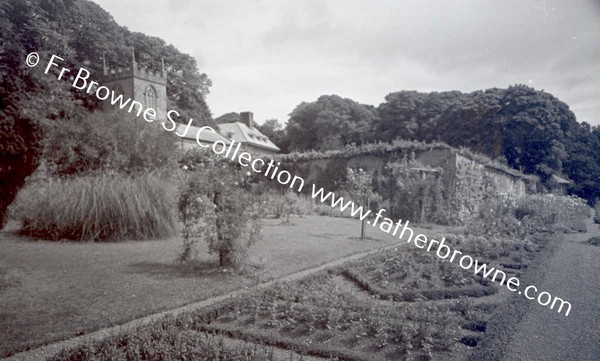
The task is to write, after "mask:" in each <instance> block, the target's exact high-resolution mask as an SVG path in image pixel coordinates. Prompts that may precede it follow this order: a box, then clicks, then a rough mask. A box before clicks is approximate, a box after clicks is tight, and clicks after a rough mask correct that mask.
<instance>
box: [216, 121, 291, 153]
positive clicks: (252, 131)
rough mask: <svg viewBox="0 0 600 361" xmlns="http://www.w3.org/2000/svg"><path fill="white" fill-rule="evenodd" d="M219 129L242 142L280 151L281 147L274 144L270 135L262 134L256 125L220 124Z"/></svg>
mask: <svg viewBox="0 0 600 361" xmlns="http://www.w3.org/2000/svg"><path fill="white" fill-rule="evenodd" d="M219 130H220V133H221V134H223V135H224V136H225V137H227V138H229V139H233V140H235V141H237V142H240V143H242V144H248V145H251V146H254V147H258V148H263V149H267V150H270V151H273V152H279V151H280V149H279V147H278V146H276V145H275V144H273V142H271V140H270V139H269V137H267V136H266V135H264V134H262V133H261V132H260V131H259V130H258V129H256V128H254V127H253V128H250V127H248V126H247V125H246V124H244V123H242V122H235V123H223V124H219Z"/></svg>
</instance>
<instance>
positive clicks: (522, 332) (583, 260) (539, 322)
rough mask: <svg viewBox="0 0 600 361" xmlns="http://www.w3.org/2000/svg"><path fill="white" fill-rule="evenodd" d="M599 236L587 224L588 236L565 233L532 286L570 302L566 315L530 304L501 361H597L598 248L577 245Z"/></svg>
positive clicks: (599, 335)
mask: <svg viewBox="0 0 600 361" xmlns="http://www.w3.org/2000/svg"><path fill="white" fill-rule="evenodd" d="M592 236H600V228H599V227H598V225H597V224H594V223H593V222H592V221H591V219H590V220H588V232H587V233H584V234H570V235H566V237H565V241H563V242H562V243H561V244H560V246H559V247H558V249H557V251H556V253H555V255H554V258H553V259H552V261H551V262H548V265H547V268H546V269H545V270H544V274H545V277H544V280H543V282H542V283H541V284H536V285H535V286H536V287H537V288H538V290H539V292H542V291H548V292H550V293H551V294H553V295H556V296H558V297H561V298H563V299H565V300H568V301H570V302H571V304H572V309H571V313H570V314H569V316H568V317H565V316H564V313H563V314H559V313H557V312H556V311H555V310H550V309H549V308H546V307H542V306H540V305H538V304H537V302H536V301H533V300H532V303H533V304H532V305H531V307H529V312H528V313H527V314H526V315H525V316H524V317H523V319H522V321H521V323H520V324H519V325H518V327H517V331H516V333H515V334H514V335H513V338H512V340H511V342H510V343H509V345H508V347H507V351H506V356H505V358H504V361H529V360H532V361H534V360H535V361H537V360H540V361H552V360H561V361H562V360H569V361H571V360H573V361H576V360H589V361H598V360H600V247H596V246H591V245H588V244H584V243H582V241H585V240H587V239H588V238H590V237H592Z"/></svg>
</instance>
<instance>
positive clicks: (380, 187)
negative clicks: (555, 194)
mask: <svg viewBox="0 0 600 361" xmlns="http://www.w3.org/2000/svg"><path fill="white" fill-rule="evenodd" d="M279 160H280V161H281V162H282V166H283V167H284V168H285V169H287V170H289V171H290V172H292V173H293V174H296V175H299V176H301V177H303V178H304V180H305V181H306V184H307V185H310V184H311V183H314V184H316V185H317V186H318V187H323V188H324V189H325V190H326V191H336V192H339V191H343V189H344V181H345V177H346V169H347V168H355V169H358V168H361V169H363V170H365V171H367V172H369V173H371V174H372V175H373V183H374V184H373V187H374V190H375V191H376V192H378V193H379V194H380V195H381V196H382V198H383V201H382V202H380V203H381V204H376V205H375V206H376V207H380V208H385V209H386V210H387V211H388V215H391V216H393V217H395V218H402V219H409V220H410V221H411V222H437V223H442V224H457V223H461V222H462V221H463V220H465V219H467V218H469V217H470V216H471V215H473V214H475V213H476V212H477V211H478V210H479V208H480V206H481V205H482V204H484V203H485V202H486V201H487V200H488V199H490V198H494V197H499V196H501V195H504V196H508V197H512V198H519V197H521V196H523V195H524V194H526V193H528V192H534V191H535V190H536V184H537V180H536V178H535V177H532V176H527V175H524V174H521V173H519V172H517V171H516V170H512V169H509V168H507V167H504V166H502V165H498V164H495V163H494V162H492V161H491V160H486V158H485V157H481V159H480V157H479V156H477V155H473V154H470V153H468V152H463V151H460V150H457V149H453V148H451V147H448V146H443V145H442V146H431V147H429V148H427V147H423V146H422V145H419V146H401V147H395V148H392V149H387V150H386V151H381V150H380V149H378V150H377V151H365V152H359V151H356V152H348V153H343V152H336V153H333V154H330V156H327V153H315V154H312V155H310V156H298V155H287V156H284V157H281V158H280V159H279ZM310 189H311V187H306V188H305V190H306V191H307V192H310ZM350 196H351V195H350ZM371 206H372V208H374V207H373V205H371Z"/></svg>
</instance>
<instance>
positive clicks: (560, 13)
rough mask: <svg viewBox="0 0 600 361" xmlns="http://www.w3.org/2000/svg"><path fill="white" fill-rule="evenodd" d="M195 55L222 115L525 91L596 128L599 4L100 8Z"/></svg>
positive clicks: (165, 0)
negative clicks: (327, 102)
mask: <svg viewBox="0 0 600 361" xmlns="http://www.w3.org/2000/svg"><path fill="white" fill-rule="evenodd" d="M93 1H94V2H96V3H98V4H99V5H100V6H101V7H102V8H104V9H105V10H107V11H108V12H109V13H110V14H111V15H112V16H113V17H114V19H115V20H116V21H117V23H119V24H120V25H123V26H126V27H127V28H128V29H129V30H132V31H139V32H143V33H145V34H148V35H152V36H157V37H160V38H163V39H164V40H165V41H166V42H167V43H171V44H173V45H175V46H176V47H177V48H178V49H179V50H181V51H183V52H185V53H188V54H190V55H192V56H194V57H195V59H196V60H197V63H198V69H199V71H200V72H201V73H206V74H207V75H208V77H209V78H210V79H211V80H212V82H213V86H212V87H211V89H210V94H209V95H208V96H207V102H208V105H209V107H210V108H211V111H212V113H213V115H214V116H215V117H217V116H219V115H222V114H224V113H228V112H241V111H252V112H253V113H254V119H255V120H256V121H257V122H259V123H262V122H264V120H266V119H272V118H276V119H279V120H280V121H281V122H282V123H285V122H286V121H287V119H288V117H289V114H290V113H291V112H292V111H293V109H294V108H295V107H296V106H297V105H298V104H300V103H301V102H312V101H315V100H316V99H317V98H318V97H319V96H321V95H326V94H337V95H339V96H342V97H345V98H350V99H353V100H355V101H358V102H360V103H364V104H371V105H375V106H377V105H379V104H380V103H382V102H383V101H384V97H385V96H386V95H387V94H389V93H391V92H395V91H400V90H418V91H423V92H428V91H445V90H460V91H463V92H471V91H474V90H479V89H487V88H493V87H499V88H506V87H508V86H509V85H512V84H528V85H530V86H532V87H534V88H536V89H539V90H545V91H546V92H549V93H552V94H554V95H555V96H556V97H558V98H559V99H561V100H562V101H564V102H566V103H567V104H569V106H570V107H571V110H573V112H574V113H575V115H576V116H577V120H578V121H580V122H581V121H587V122H588V123H591V124H594V125H597V124H600V0H587V1H584V0H569V1H565V0H495V1H492V0H438V1H431V0H406V1H405V0H387V1H384V0H277V1H275V0H269V1H268V0H200V1H186V2H184V1H182V0H127V1H123V0H93Z"/></svg>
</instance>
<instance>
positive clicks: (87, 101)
mask: <svg viewBox="0 0 600 361" xmlns="http://www.w3.org/2000/svg"><path fill="white" fill-rule="evenodd" d="M0 34H2V41H1V43H0V194H1V196H0V225H1V224H2V223H3V222H4V213H5V209H6V207H7V206H8V204H10V202H11V201H12V200H13V198H14V196H15V195H16V192H17V191H18V189H19V188H20V187H21V185H22V184H23V181H24V179H25V177H26V176H27V175H29V174H30V173H31V172H33V170H34V169H35V168H36V167H37V164H38V161H39V157H40V154H41V149H43V148H45V145H44V144H43V142H44V140H47V137H45V135H46V133H47V129H48V127H52V126H54V125H56V124H55V123H57V122H58V123H60V122H61V121H64V120H69V119H70V120H73V119H81V117H84V116H86V114H88V111H89V110H93V109H94V108H96V107H97V105H98V104H97V102H96V101H95V99H94V98H93V97H91V96H86V95H85V94H83V93H82V92H77V91H73V89H72V88H71V87H70V86H69V85H68V84H67V83H66V82H61V81H57V80H56V79H54V78H52V77H49V76H48V75H45V74H43V67H42V66H38V67H37V68H33V69H32V68H29V67H27V66H26V65H25V58H26V56H27V54H28V53H30V52H32V51H36V52H38V53H39V55H40V58H41V59H45V60H48V59H49V58H50V56H51V55H52V54H56V55H58V56H60V57H62V58H64V59H65V62H64V63H63V64H64V65H65V66H66V67H68V68H71V69H77V68H79V67H80V66H84V67H85V68H86V69H88V70H90V71H92V72H93V73H94V74H93V77H94V78H96V79H98V76H99V75H100V74H101V71H102V54H105V57H106V60H107V63H108V64H109V65H111V66H112V67H116V66H128V65H130V63H131V48H132V47H133V48H135V52H136V61H137V62H138V64H140V65H142V66H147V67H150V68H152V69H161V66H162V63H161V59H162V58H164V61H165V64H166V65H167V70H168V72H169V77H168V79H169V80H168V84H167V95H168V98H169V99H168V100H169V107H170V108H172V109H177V110H178V111H179V113H180V114H181V117H182V121H187V119H189V118H194V119H195V120H196V121H198V122H199V123H204V124H214V122H213V120H212V116H211V114H210V110H209V108H208V106H207V105H206V102H205V99H204V96H205V95H206V94H207V93H208V89H209V87H210V86H211V82H210V79H208V77H207V76H206V74H201V73H199V71H198V68H197V64H196V61H195V59H194V58H193V57H191V56H190V55H187V54H183V53H181V52H180V51H178V50H177V49H176V48H175V47H173V46H172V45H167V44H166V43H165V42H164V41H163V40H162V39H159V38H155V37H150V36H147V35H144V34H141V33H132V32H130V31H129V30H127V28H125V27H122V26H119V25H118V24H117V23H116V22H115V21H114V19H113V18H112V17H111V16H110V15H109V14H108V13H107V12H106V11H104V10H103V9H102V8H101V7H100V6H98V5H97V4H95V3H93V2H91V1H88V0H6V1H2V2H0ZM38 68H40V69H38Z"/></svg>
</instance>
